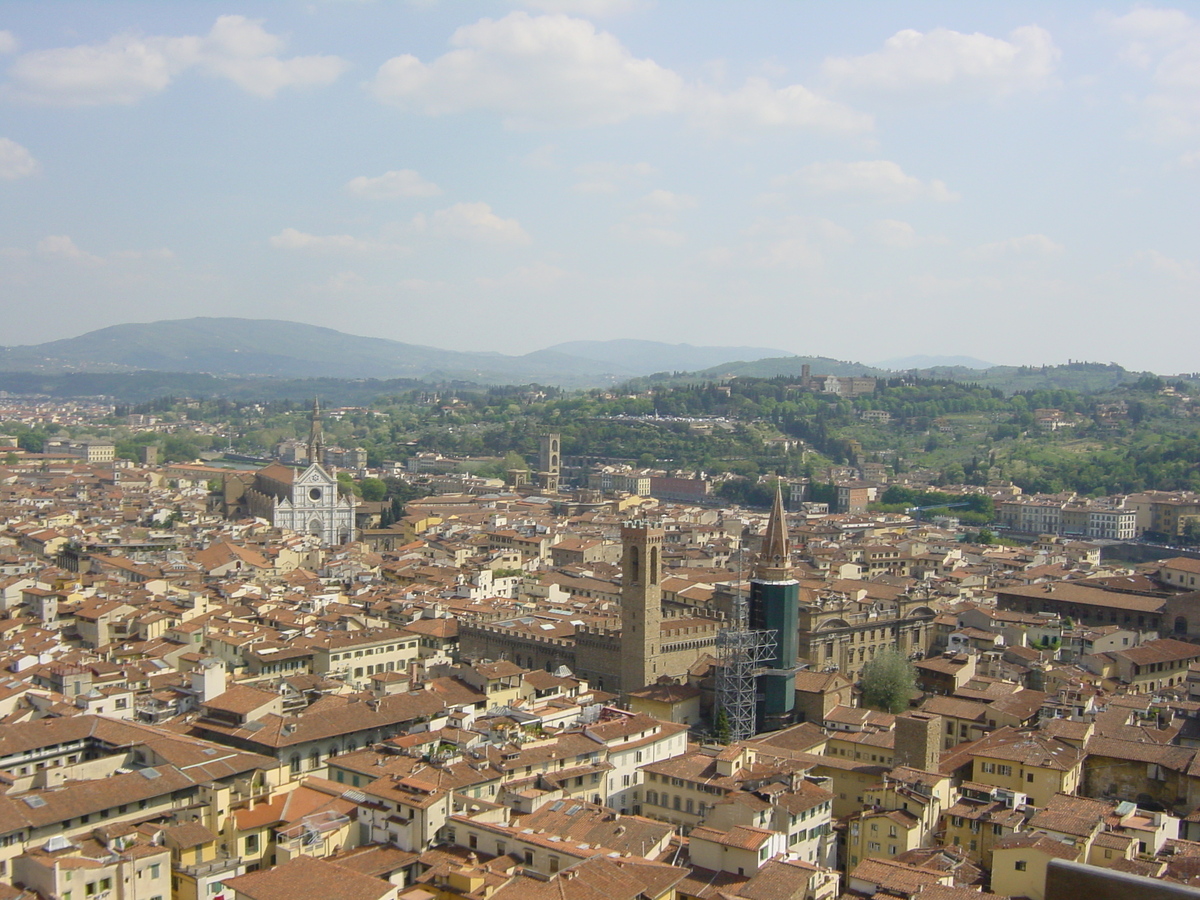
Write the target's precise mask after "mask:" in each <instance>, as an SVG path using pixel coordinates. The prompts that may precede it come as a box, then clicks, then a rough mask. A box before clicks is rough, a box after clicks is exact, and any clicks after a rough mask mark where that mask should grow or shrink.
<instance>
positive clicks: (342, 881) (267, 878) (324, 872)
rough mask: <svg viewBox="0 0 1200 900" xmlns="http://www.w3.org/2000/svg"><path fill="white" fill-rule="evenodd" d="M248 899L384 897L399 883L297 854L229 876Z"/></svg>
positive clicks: (228, 884)
mask: <svg viewBox="0 0 1200 900" xmlns="http://www.w3.org/2000/svg"><path fill="white" fill-rule="evenodd" d="M224 884H225V886H226V887H228V888H233V889H234V890H235V891H237V893H238V894H239V895H240V896H242V897H246V898H248V900H329V898H330V897H337V898H338V900H381V898H383V897H386V896H388V895H389V894H392V893H393V892H394V891H395V885H393V884H391V883H389V882H387V881H384V880H382V879H380V878H372V877H371V876H369V875H363V874H361V873H359V872H356V871H354V870H353V869H349V868H346V867H345V866H339V865H337V864H336V863H332V862H328V861H326V860H323V859H313V858H312V857H309V856H297V857H296V858H295V859H291V860H289V861H288V862H285V863H283V864H281V865H278V866H274V867H273V868H270V869H266V870H264V871H261V872H251V873H249V874H248V875H238V876H237V877H236V878H228V879H225V881H224Z"/></svg>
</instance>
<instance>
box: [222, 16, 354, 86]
mask: <svg viewBox="0 0 1200 900" xmlns="http://www.w3.org/2000/svg"><path fill="white" fill-rule="evenodd" d="M283 47H284V40H283V38H280V37H278V36H276V35H272V34H268V33H267V31H266V30H265V29H264V28H263V27H262V24H261V23H260V22H256V21H254V20H252V19H247V18H246V17H245V16H221V17H220V18H218V19H217V22H216V24H215V25H213V27H212V31H210V32H209V34H208V38H207V39H206V40H205V41H204V43H203V45H202V46H201V49H200V53H199V59H198V63H199V65H200V66H201V68H203V69H205V70H207V71H209V72H211V73H212V74H214V75H218V76H221V77H223V78H228V79H229V80H230V81H232V82H233V83H234V84H236V85H237V86H238V87H240V88H241V89H242V90H244V91H246V92H247V93H250V94H255V95H256V96H259V97H267V98H269V97H274V96H275V94H276V93H277V92H278V91H279V90H280V89H282V88H289V87H312V86H319V85H325V84H332V83H333V82H334V81H336V80H337V79H338V77H339V76H340V75H341V74H342V72H344V71H345V70H346V67H347V63H346V61H345V60H343V59H340V58H339V57H336V56H293V57H292V58H290V59H280V58H279V56H278V55H277V54H278V53H279V52H280V51H281V50H283Z"/></svg>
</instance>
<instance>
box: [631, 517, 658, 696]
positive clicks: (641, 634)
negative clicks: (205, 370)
mask: <svg viewBox="0 0 1200 900" xmlns="http://www.w3.org/2000/svg"><path fill="white" fill-rule="evenodd" d="M662 544H663V532H662V529H661V528H652V527H650V526H649V525H648V524H647V523H645V522H637V521H635V522H629V523H627V524H626V525H624V526H623V527H622V528H621V546H622V555H621V693H622V694H628V693H629V692H630V691H636V690H640V689H641V688H644V687H645V686H646V685H648V684H650V683H652V682H654V681H656V680H657V679H658V676H659V674H660V672H659V666H658V660H657V656H658V653H659V650H660V645H661V641H662Z"/></svg>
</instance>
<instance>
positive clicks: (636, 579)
mask: <svg viewBox="0 0 1200 900" xmlns="http://www.w3.org/2000/svg"><path fill="white" fill-rule="evenodd" d="M639 554H640V550H639V548H638V547H637V546H636V545H635V546H631V547H630V548H629V583H630V584H641V583H642V561H641V556H640V555H639Z"/></svg>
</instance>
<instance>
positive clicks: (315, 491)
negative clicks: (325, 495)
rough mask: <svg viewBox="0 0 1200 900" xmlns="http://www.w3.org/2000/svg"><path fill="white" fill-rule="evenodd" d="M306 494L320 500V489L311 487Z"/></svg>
mask: <svg viewBox="0 0 1200 900" xmlns="http://www.w3.org/2000/svg"><path fill="white" fill-rule="evenodd" d="M308 496H309V497H311V498H312V499H313V500H320V499H321V489H320V488H313V489H312V490H311V491H309V492H308Z"/></svg>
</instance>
